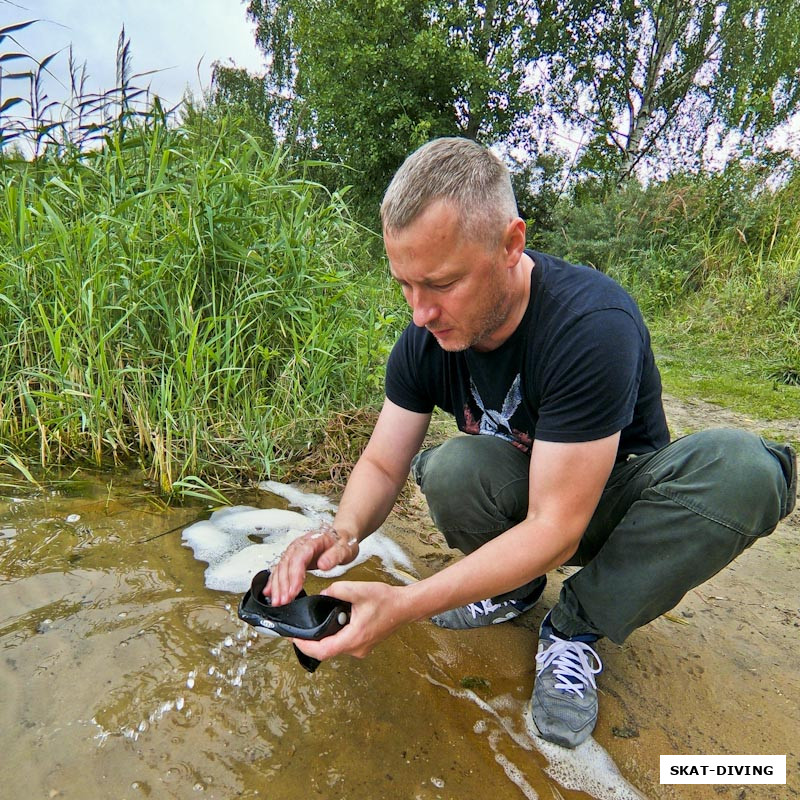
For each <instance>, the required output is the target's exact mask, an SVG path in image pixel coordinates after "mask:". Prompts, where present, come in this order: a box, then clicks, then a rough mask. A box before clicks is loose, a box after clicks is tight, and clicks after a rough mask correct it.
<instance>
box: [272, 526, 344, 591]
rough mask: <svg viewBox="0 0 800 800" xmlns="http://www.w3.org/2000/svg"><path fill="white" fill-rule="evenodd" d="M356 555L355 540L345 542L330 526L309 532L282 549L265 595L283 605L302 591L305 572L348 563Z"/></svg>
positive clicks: (341, 535)
mask: <svg viewBox="0 0 800 800" xmlns="http://www.w3.org/2000/svg"><path fill="white" fill-rule="evenodd" d="M357 555H358V539H356V538H351V539H346V538H345V537H344V535H343V534H340V533H339V532H338V531H337V530H336V528H334V527H333V526H332V525H323V526H322V527H321V528H318V529H317V530H313V531H309V532H308V533H305V534H303V535H302V536H300V537H298V538H297V539H295V540H294V541H293V542H292V543H291V544H290V545H289V546H288V547H287V548H286V550H284V552H283V555H282V556H281V559H280V561H279V562H278V563H277V565H276V566H275V567H274V569H273V570H272V574H271V575H270V579H269V582H268V583H267V585H266V586H265V587H264V595H265V596H267V597H269V598H270V601H271V602H272V605H274V606H282V605H285V604H286V603H289V602H290V601H292V600H294V598H295V597H296V596H297V593H298V592H299V591H300V590H301V589H302V588H303V583H304V581H305V578H306V572H307V571H308V570H310V569H321V570H327V569H333V567H337V566H339V564H349V563H350V562H351V561H352V560H353V559H354V558H355V557H356V556H357Z"/></svg>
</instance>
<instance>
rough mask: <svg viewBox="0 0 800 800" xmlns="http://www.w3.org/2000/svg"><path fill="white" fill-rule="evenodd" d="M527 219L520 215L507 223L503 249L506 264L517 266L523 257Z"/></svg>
mask: <svg viewBox="0 0 800 800" xmlns="http://www.w3.org/2000/svg"><path fill="white" fill-rule="evenodd" d="M525 230H526V226H525V220H524V219H521V218H520V217H516V218H515V219H512V220H511V221H510V222H509V223H508V225H506V230H505V234H504V237H503V250H504V252H505V254H506V264H507V265H508V266H509V267H513V266H516V265H517V264H518V263H519V260H520V259H521V258H522V253H523V251H524V250H525Z"/></svg>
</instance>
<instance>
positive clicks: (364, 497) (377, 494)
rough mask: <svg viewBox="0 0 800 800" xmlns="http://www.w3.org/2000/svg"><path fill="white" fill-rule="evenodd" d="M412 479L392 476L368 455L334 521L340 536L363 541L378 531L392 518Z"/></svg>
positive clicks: (361, 461)
mask: <svg viewBox="0 0 800 800" xmlns="http://www.w3.org/2000/svg"><path fill="white" fill-rule="evenodd" d="M407 476H408V473H407V472H403V473H402V474H400V473H399V472H398V473H397V474H390V473H387V472H386V471H385V470H383V469H381V468H380V467H379V466H378V465H377V464H376V463H374V462H373V461H372V460H371V459H370V458H369V456H368V455H367V454H365V455H364V456H362V457H361V458H360V459H359V461H358V462H357V463H356V466H355V467H354V468H353V472H352V473H351V474H350V478H349V480H348V481H347V486H346V487H345V491H344V495H343V496H342V500H341V502H340V503H339V509H338V511H337V512H336V518H335V519H334V523H333V524H334V527H335V528H336V530H337V532H338V533H339V535H340V536H342V537H346V538H347V539H348V540H350V539H353V538H355V539H358V540H359V541H361V540H362V539H364V538H365V537H367V536H369V534H370V533H372V532H373V531H375V530H377V529H378V528H379V527H380V526H381V524H382V523H383V522H384V521H385V519H386V517H388V516H389V513H390V512H391V510H392V508H393V506H394V502H395V500H396V499H397V496H398V495H399V494H400V491H401V489H402V488H403V484H404V483H405V480H406V478H407Z"/></svg>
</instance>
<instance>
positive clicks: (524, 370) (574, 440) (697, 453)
mask: <svg viewBox="0 0 800 800" xmlns="http://www.w3.org/2000/svg"><path fill="white" fill-rule="evenodd" d="M381 217H382V221H383V233H384V241H385V246H386V253H387V255H388V259H389V264H390V269H391V273H392V276H393V278H394V279H395V280H396V281H397V282H398V283H399V284H400V286H401V288H402V290H403V293H404V295H405V298H406V300H407V302H408V304H409V306H410V307H411V310H412V312H413V322H412V323H411V324H410V325H409V326H408V328H407V329H406V330H405V331H404V333H403V334H402V336H401V337H400V339H399V340H398V342H397V344H396V345H395V347H394V349H393V351H392V354H391V356H390V359H389V363H388V366H387V374H386V401H385V404H384V407H383V409H382V411H381V414H380V417H379V419H378V422H377V424H376V427H375V430H374V432H373V434H372V437H371V438H370V441H369V444H368V445H367V447H366V449H365V451H364V453H363V455H362V456H361V458H360V460H359V461H358V463H357V464H356V466H355V468H354V469H353V472H352V475H351V477H350V480H349V482H348V484H347V487H346V489H345V492H344V496H343V497H342V501H341V504H340V506H339V510H338V512H337V514H336V518H335V520H334V524H333V526H332V527H331V528H325V529H323V530H321V531H315V532H312V533H309V534H307V535H306V536H304V537H302V538H300V539H298V540H297V541H296V542H294V543H293V544H292V545H291V546H290V547H289V548H288V550H287V551H286V553H285V554H284V556H283V557H282V559H281V561H280V562H279V564H278V565H277V566H276V568H275V570H274V571H273V574H272V578H271V581H270V584H269V585H268V586H267V588H266V589H265V594H267V595H269V596H270V597H271V601H272V603H273V604H275V605H281V604H283V603H286V602H289V601H290V600H291V599H292V598H293V597H294V596H295V595H296V594H297V592H298V591H299V590H300V588H301V587H302V584H303V580H304V577H305V573H306V570H307V569H313V568H319V569H323V570H324V569H330V568H331V567H333V566H335V565H337V564H343V563H347V562H349V561H351V560H352V559H353V558H354V557H355V556H356V554H357V552H358V542H359V541H360V540H361V539H363V538H364V537H365V536H367V535H369V533H371V532H372V531H374V530H375V529H376V528H378V526H379V525H380V524H381V523H382V522H383V521H384V519H385V518H386V517H387V515H388V514H389V512H390V510H391V508H392V506H393V504H394V501H395V499H396V498H397V495H398V494H399V492H400V490H401V488H402V486H403V485H404V483H405V481H406V478H407V476H408V473H409V469H411V471H412V473H413V476H414V478H415V479H416V481H417V483H418V484H419V486H420V488H421V490H422V492H423V493H424V495H425V497H426V499H427V501H428V504H429V508H430V513H431V516H432V518H433V520H434V522H435V523H436V525H437V527H439V529H440V530H442V532H443V533H444V535H445V537H446V539H447V541H448V543H449V544H450V545H451V546H453V547H456V548H458V549H460V550H461V551H462V552H463V553H464V554H465V555H464V558H462V559H460V560H458V561H457V562H455V563H454V564H451V565H450V566H448V567H447V568H445V569H443V570H442V571H441V572H439V573H437V574H436V575H433V576H431V577H429V578H426V579H425V580H421V581H419V582H418V583H415V584H413V585H410V586H400V587H395V586H388V585H385V584H382V583H375V582H345V581H343V582H338V583H334V584H333V585H331V586H330V587H329V588H328V589H327V591H326V593H327V594H330V595H333V596H335V597H338V598H341V599H345V600H349V601H350V602H351V603H352V604H353V611H352V618H351V622H350V624H349V625H347V626H346V627H345V628H344V629H343V630H342V631H341V632H339V633H338V634H336V635H335V636H333V637H330V638H328V639H324V640H322V641H320V642H301V643H298V644H299V645H300V646H301V648H302V649H303V650H304V651H305V652H307V653H308V654H310V655H312V656H314V657H315V658H320V659H324V658H329V657H331V656H334V655H338V654H340V653H348V654H351V655H354V656H358V657H363V656H365V655H366V654H367V653H369V652H370V650H371V649H372V648H373V647H374V646H375V645H376V644H378V643H379V642H380V641H382V640H383V639H385V638H386V637H387V636H389V635H390V634H391V633H392V632H393V631H395V630H396V629H397V628H398V627H400V626H402V625H404V624H406V623H409V622H412V621H414V620H418V619H422V618H425V617H432V618H433V620H434V622H436V623H437V624H439V625H441V626H442V627H446V628H456V629H463V628H470V627H478V626H482V625H486V624H495V623H500V622H505V621H507V620H510V619H513V618H514V617H515V616H517V615H519V614H521V613H524V612H525V611H527V610H528V609H530V608H531V607H532V606H533V605H534V603H535V602H536V601H537V599H538V598H539V596H540V595H541V593H542V590H543V588H544V584H545V581H546V574H547V572H548V571H549V570H552V569H554V568H556V567H558V566H559V565H562V564H575V565H580V566H581V567H582V569H581V570H580V571H578V572H577V573H575V574H574V575H572V576H571V577H570V578H569V579H567V580H566V581H565V582H564V584H563V588H562V590H561V594H560V597H559V600H558V602H557V604H556V605H555V606H554V608H553V609H551V610H550V612H549V613H548V614H547V616H546V617H545V619H544V621H543V622H542V625H541V629H540V634H539V652H538V654H537V656H536V679H535V684H534V692H533V697H532V700H531V713H532V717H533V720H534V722H535V724H536V726H537V728H538V730H539V731H540V733H541V735H542V736H543V737H545V738H546V739H549V740H551V741H553V742H557V743H559V744H562V745H564V746H567V747H575V746H577V745H578V744H580V742H582V741H583V740H584V739H586V738H587V737H588V736H589V734H590V733H591V732H592V730H593V729H594V725H595V722H596V718H597V689H596V682H595V676H596V675H597V674H598V673H599V672H600V671H601V669H602V665H601V661H600V658H599V656H598V654H597V652H596V650H595V646H596V644H595V643H596V642H597V641H598V639H600V638H601V637H604V636H605V637H608V638H609V639H611V640H612V641H614V642H616V643H621V642H622V641H624V640H625V638H626V637H627V636H628V635H629V634H630V633H631V631H633V630H635V629H636V628H637V627H640V626H641V625H644V624H646V623H647V622H649V621H650V620H652V619H654V618H656V617H657V616H659V615H660V614H662V613H664V612H665V611H668V610H669V609H670V608H672V607H674V606H675V605H676V604H677V603H678V602H679V600H680V599H681V597H682V596H683V595H684V594H685V593H686V592H687V591H688V590H689V589H690V588H692V587H694V586H697V585H698V584H699V583H701V582H703V581H705V580H706V579H708V578H709V577H711V576H712V575H714V574H715V573H716V572H717V571H719V570H720V569H722V567H724V566H725V565H726V564H728V563H729V562H730V561H731V560H732V559H734V558H735V557H736V556H737V555H738V554H739V553H741V552H742V551H743V550H744V549H745V548H746V547H748V546H749V545H750V544H752V543H753V542H754V541H755V539H757V538H758V537H760V536H764V535H767V534H769V533H771V532H772V530H773V529H774V528H775V526H776V525H777V523H778V521H779V520H780V519H781V518H782V517H784V516H786V515H787V514H788V513H789V512H790V511H791V508H792V507H793V504H794V497H795V488H794V483H795V481H796V478H795V459H794V454H793V452H792V451H791V449H790V448H788V447H787V446H781V445H777V444H775V443H772V442H767V441H764V440H762V439H761V438H760V437H757V436H754V435H751V434H748V433H745V432H739V431H732V430H723V431H706V432H703V433H698V434H695V435H692V436H687V437H684V438H683V439H680V440H678V441H676V442H673V443H670V442H669V436H668V431H667V425H666V421H665V418H664V412H663V408H662V404H661V383H660V378H659V374H658V370H657V368H656V366H655V362H654V359H653V354H652V351H651V348H650V341H649V334H648V331H647V328H646V327H645V325H644V322H643V321H642V319H641V316H640V314H639V311H638V309H637V307H636V305H635V303H634V301H633V300H632V299H631V298H630V297H629V296H628V295H627V294H626V293H625V292H624V291H623V290H622V289H621V288H620V287H619V286H618V285H617V284H616V283H614V282H613V281H612V280H611V279H610V278H608V277H607V276H605V275H603V274H601V273H599V272H596V271H594V270H590V269H588V268H586V267H577V266H573V265H570V264H567V263H566V262H564V261H561V260H559V259H556V258H553V257H550V256H547V255H544V254H541V253H536V252H533V251H530V250H526V249H525V223H524V221H523V220H522V219H520V218H519V217H518V215H517V209H516V203H515V200H514V195H513V191H512V189H511V183H510V180H509V175H508V172H507V170H506V169H505V167H504V166H503V164H502V163H501V161H500V160H499V159H498V158H497V157H496V156H494V155H493V154H492V153H491V152H490V151H488V150H486V149H484V148H483V147H480V146H479V145H477V144H476V143H474V142H472V141H469V140H464V139H438V140H434V141H433V142H430V143H428V144H427V145H425V146H424V147H422V148H420V149H419V150H418V151H417V152H415V153H413V154H412V155H411V156H410V157H409V158H408V159H407V160H406V162H405V163H404V164H403V166H402V167H401V168H400V170H399V171H398V172H397V174H396V175H395V177H394V179H393V180H392V183H391V185H390V186H389V188H388V190H387V192H386V196H385V198H384V201H383V203H382V206H381ZM437 405H438V406H439V407H441V408H443V409H444V410H446V411H448V412H450V413H452V414H454V415H455V417H456V420H457V423H458V426H459V428H460V429H461V430H462V431H463V432H465V433H467V434H472V435H469V436H458V437H455V438H454V439H452V440H450V441H448V442H445V443H444V444H442V445H440V446H439V447H436V448H432V449H428V450H425V451H423V452H422V453H418V450H419V448H420V447H421V445H422V442H423V438H424V436H425V432H426V430H427V428H428V423H429V421H430V416H431V412H432V410H433V408H434V406H437Z"/></svg>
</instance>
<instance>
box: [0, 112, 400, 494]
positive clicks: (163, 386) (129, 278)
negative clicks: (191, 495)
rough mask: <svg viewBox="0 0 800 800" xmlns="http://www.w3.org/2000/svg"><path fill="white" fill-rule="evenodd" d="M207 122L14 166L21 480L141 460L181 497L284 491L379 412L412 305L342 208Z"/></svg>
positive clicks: (300, 176)
mask: <svg viewBox="0 0 800 800" xmlns="http://www.w3.org/2000/svg"><path fill="white" fill-rule="evenodd" d="M206 122H208V120H204V119H203V118H202V117H200V118H199V120H196V124H195V126H194V127H193V128H184V129H180V130H173V129H169V128H167V127H166V126H165V125H164V124H160V123H159V122H158V121H156V122H155V123H152V124H138V125H137V124H132V125H131V126H130V127H129V128H128V129H126V130H125V135H124V137H123V136H121V135H119V136H114V137H109V138H108V140H107V142H106V145H105V147H104V148H103V149H102V150H99V151H96V152H92V153H87V154H84V155H82V156H73V157H59V158H50V157H44V158H41V159H39V160H37V161H35V162H32V163H26V162H3V164H2V167H3V177H4V181H3V188H2V189H1V190H0V441H2V442H3V443H4V444H3V447H4V451H3V452H4V453H5V455H6V461H7V463H8V464H9V465H10V466H13V467H15V468H17V469H18V468H19V467H18V465H20V464H23V463H25V462H23V461H22V459H23V458H24V457H27V459H28V461H27V463H28V464H30V463H31V460H32V457H35V460H36V462H38V466H40V467H43V468H47V467H49V466H52V465H55V464H61V463H65V462H70V461H76V462H89V463H92V464H95V465H107V464H113V463H124V462H130V461H135V460H138V461H139V462H140V463H141V464H142V466H143V467H145V468H146V469H147V470H148V471H149V472H150V473H151V475H152V477H153V479H154V480H156V481H157V482H158V485H159V486H160V487H161V489H162V491H164V492H167V493H169V492H171V491H173V490H175V489H177V490H182V489H186V487H190V488H191V487H192V486H193V485H194V481H195V479H197V480H206V479H209V478H212V477H213V479H214V480H221V481H225V480H237V479H239V478H246V477H259V476H264V475H270V474H271V475H273V476H279V475H280V473H281V469H282V468H283V465H285V464H286V463H287V462H289V461H291V460H292V459H293V458H296V457H297V455H298V454H301V453H304V452H306V451H307V450H308V448H309V447H311V446H312V445H313V444H315V443H316V442H317V441H318V440H319V438H320V437H321V436H322V435H323V432H324V425H325V421H326V419H327V418H328V417H329V415H330V414H331V413H332V412H333V411H338V410H340V409H342V408H353V407H358V406H361V405H367V404H370V403H372V402H376V401H377V400H379V398H380V394H381V390H382V366H383V362H384V360H385V358H386V355H387V352H388V346H389V345H388V342H389V341H390V340H391V338H392V337H391V335H389V334H388V331H389V330H390V329H392V327H393V325H394V324H395V320H394V316H393V313H392V308H393V306H394V305H395V304H396V302H397V301H396V297H395V296H394V294H392V293H390V289H389V285H388V280H387V279H386V277H385V276H384V275H383V274H382V273H380V272H379V271H378V270H371V269H369V268H368V254H367V248H366V246H365V239H366V236H365V232H364V231H363V230H362V229H360V228H359V226H357V225H356V224H355V223H354V222H353V221H352V220H351V218H350V215H349V210H348V207H347V204H346V201H345V199H344V197H343V196H342V194H341V193H335V192H334V193H331V192H329V191H328V190H326V189H325V188H324V187H322V186H321V185H319V184H317V183H315V182H314V181H311V180H309V179H308V178H307V177H306V172H307V169H308V166H309V165H306V164H302V163H300V164H298V163H291V162H290V160H289V159H288V157H287V154H286V153H285V152H284V151H282V150H280V149H279V148H274V147H269V148H265V147H263V146H262V144H261V143H260V142H259V141H258V140H257V139H256V138H254V137H253V136H250V135H247V134H240V133H239V132H238V130H237V129H236V126H235V121H234V120H230V119H227V120H226V119H223V120H221V121H220V122H219V123H215V124H214V125H211V124H205V123H206ZM314 168H315V169H319V165H314Z"/></svg>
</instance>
